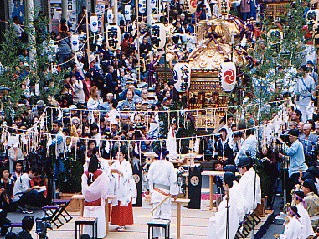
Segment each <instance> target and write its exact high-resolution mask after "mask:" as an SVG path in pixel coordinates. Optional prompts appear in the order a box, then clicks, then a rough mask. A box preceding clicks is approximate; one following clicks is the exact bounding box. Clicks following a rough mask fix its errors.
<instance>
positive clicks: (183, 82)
mask: <svg viewBox="0 0 319 239" xmlns="http://www.w3.org/2000/svg"><path fill="white" fill-rule="evenodd" d="M173 72H174V81H175V85H174V86H175V88H176V90H177V91H179V92H183V91H187V89H188V88H189V86H190V83H191V68H190V66H189V64H188V63H177V64H176V65H175V66H174V70H173Z"/></svg>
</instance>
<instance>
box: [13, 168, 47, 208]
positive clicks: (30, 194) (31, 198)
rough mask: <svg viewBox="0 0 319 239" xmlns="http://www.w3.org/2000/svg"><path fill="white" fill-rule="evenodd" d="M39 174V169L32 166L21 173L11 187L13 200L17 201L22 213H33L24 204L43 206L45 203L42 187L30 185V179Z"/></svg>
mask: <svg viewBox="0 0 319 239" xmlns="http://www.w3.org/2000/svg"><path fill="white" fill-rule="evenodd" d="M38 176H39V169H38V168H37V167H32V168H31V169H30V170H29V172H28V173H24V174H22V176H21V177H19V178H18V179H17V181H16V182H15V184H14V187H13V201H14V202H16V203H17V205H18V208H20V209H21V210H22V211H23V212H24V213H33V212H32V211H28V210H26V206H31V207H43V206H44V205H46V204H47V202H46V198H45V197H44V195H43V191H44V190H43V189H44V188H42V187H38V186H35V187H30V180H31V179H34V178H36V177H38Z"/></svg>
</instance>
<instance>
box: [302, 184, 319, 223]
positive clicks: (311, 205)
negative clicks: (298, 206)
mask: <svg viewBox="0 0 319 239" xmlns="http://www.w3.org/2000/svg"><path fill="white" fill-rule="evenodd" d="M301 190H302V191H303V193H304V194H305V203H306V210H307V212H308V214H309V217H310V219H312V218H313V219H314V220H312V221H311V224H312V226H313V227H315V228H317V225H318V224H319V220H318V219H315V217H317V216H319V197H318V196H317V189H316V186H315V183H314V182H313V181H312V180H310V179H306V180H305V181H304V182H303V183H302V187H301Z"/></svg>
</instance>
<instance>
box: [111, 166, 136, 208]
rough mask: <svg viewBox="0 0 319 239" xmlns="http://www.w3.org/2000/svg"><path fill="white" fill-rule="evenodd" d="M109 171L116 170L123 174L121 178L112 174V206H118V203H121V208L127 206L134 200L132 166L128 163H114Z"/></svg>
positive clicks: (134, 189) (134, 187)
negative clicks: (113, 193) (113, 187)
mask: <svg viewBox="0 0 319 239" xmlns="http://www.w3.org/2000/svg"><path fill="white" fill-rule="evenodd" d="M111 169H117V170H119V171H121V172H122V173H123V176H121V175H119V174H118V173H113V174H112V175H113V177H114V178H115V180H114V181H115V195H116V198H115V199H114V200H113V202H112V205H113V206H116V205H118V201H120V202H121V206H127V205H128V204H129V203H130V202H131V201H132V198H136V184H135V181H134V179H133V177H132V175H133V174H132V166H131V164H130V162H128V161H122V162H121V163H120V161H118V160H117V161H115V162H114V163H113V164H112V166H111Z"/></svg>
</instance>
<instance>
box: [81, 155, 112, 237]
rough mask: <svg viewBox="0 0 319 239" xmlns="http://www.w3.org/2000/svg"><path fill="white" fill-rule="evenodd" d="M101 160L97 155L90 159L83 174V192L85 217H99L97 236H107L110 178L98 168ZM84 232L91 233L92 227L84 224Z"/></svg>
mask: <svg viewBox="0 0 319 239" xmlns="http://www.w3.org/2000/svg"><path fill="white" fill-rule="evenodd" d="M98 165H99V161H98V159H97V157H96V156H95V155H93V156H92V157H91V159H90V163H89V167H88V170H87V171H85V172H84V174H83V175H82V194H83V195H84V199H85V202H84V212H83V216H84V217H96V218H97V237H98V238H104V237H105V236H106V227H105V225H106V216H105V199H106V197H107V193H108V191H109V179H108V177H107V175H106V174H105V172H103V171H102V170H100V169H98ZM83 232H84V234H91V233H92V227H90V226H84V227H83Z"/></svg>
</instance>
